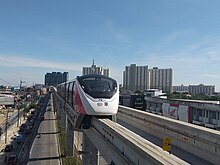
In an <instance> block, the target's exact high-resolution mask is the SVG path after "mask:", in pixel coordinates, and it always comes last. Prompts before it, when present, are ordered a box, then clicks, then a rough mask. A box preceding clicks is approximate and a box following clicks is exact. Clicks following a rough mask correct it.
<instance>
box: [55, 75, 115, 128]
mask: <svg viewBox="0 0 220 165" xmlns="http://www.w3.org/2000/svg"><path fill="white" fill-rule="evenodd" d="M57 93H58V95H59V96H60V97H62V98H63V99H64V100H65V102H66V103H67V104H69V105H70V106H71V107H72V109H73V110H74V111H75V112H76V113H77V114H78V115H77V118H78V122H77V124H76V125H75V126H76V127H81V125H82V124H83V125H87V124H88V122H89V121H87V120H89V118H88V116H97V117H99V116H102V117H103V116H112V115H115V114H116V113H117V111H118V104H119V87H118V85H117V82H116V81H115V80H114V79H112V78H109V77H106V76H102V75H95V74H92V75H85V76H81V77H77V78H76V79H75V80H73V81H69V82H66V83H63V84H60V85H58V87H57ZM80 122H82V123H80Z"/></svg>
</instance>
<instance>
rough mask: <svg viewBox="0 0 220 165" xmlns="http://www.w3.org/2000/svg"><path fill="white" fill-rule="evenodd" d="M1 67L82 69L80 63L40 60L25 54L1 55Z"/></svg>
mask: <svg viewBox="0 0 220 165" xmlns="http://www.w3.org/2000/svg"><path fill="white" fill-rule="evenodd" d="M0 63H1V67H3V66H4V67H33V68H50V69H56V70H57V69H61V70H68V71H77V72H78V71H81V69H82V66H83V65H80V64H72V63H61V62H60V63H57V62H53V61H46V60H40V59H36V58H28V57H24V56H11V55H0Z"/></svg>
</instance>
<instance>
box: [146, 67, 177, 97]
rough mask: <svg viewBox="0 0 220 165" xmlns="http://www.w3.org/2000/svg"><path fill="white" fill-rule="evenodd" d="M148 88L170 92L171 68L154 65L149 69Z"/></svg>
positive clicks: (171, 85) (171, 84)
mask: <svg viewBox="0 0 220 165" xmlns="http://www.w3.org/2000/svg"><path fill="white" fill-rule="evenodd" d="M149 71H150V88H151V89H160V90H162V91H163V92H165V93H171V92H172V87H173V83H172V80H173V70H172V69H171V68H169V69H158V67H154V68H153V69H150V70H149Z"/></svg>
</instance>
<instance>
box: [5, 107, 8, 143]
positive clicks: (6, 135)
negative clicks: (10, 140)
mask: <svg viewBox="0 0 220 165" xmlns="http://www.w3.org/2000/svg"><path fill="white" fill-rule="evenodd" d="M8 113H9V109H8V110H7V113H6V120H5V143H7V137H8Z"/></svg>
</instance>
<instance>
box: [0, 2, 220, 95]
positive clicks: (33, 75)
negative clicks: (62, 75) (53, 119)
mask: <svg viewBox="0 0 220 165" xmlns="http://www.w3.org/2000/svg"><path fill="white" fill-rule="evenodd" d="M219 6H220V1H219V0H212V1H210V0H166V1H164V0H155V1H151V0H120V1H118V0H111V1H107V0H93V1H91V0H65V1H54V0H53V1H52V0H38V1H30V0H19V1H16V0H11V1H1V2H0V20H1V21H0V64H1V65H0V71H1V72H0V85H6V84H7V83H8V82H9V83H12V84H14V85H18V84H19V81H20V79H22V80H23V81H25V82H26V85H28V86H29V85H32V84H33V83H42V84H43V83H44V75H45V73H48V72H52V71H55V72H57V71H58V72H64V71H67V72H69V78H70V79H73V78H75V77H76V76H77V75H82V68H83V67H84V66H91V65H92V60H93V59H95V64H96V65H97V66H103V67H104V68H110V70H111V71H110V72H111V77H113V78H115V79H117V80H118V82H119V83H122V75H123V74H122V73H123V70H124V68H125V66H129V65H130V64H137V65H138V66H146V65H148V66H149V68H153V67H158V68H172V69H173V72H174V73H173V85H175V86H176V85H181V84H183V85H196V84H205V85H215V89H216V91H217V92H220V74H219V70H220V65H219V64H220V30H219V29H220V19H219V18H220V10H219ZM4 81H6V82H7V83H6V82H4ZM9 85H10V84H9Z"/></svg>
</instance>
